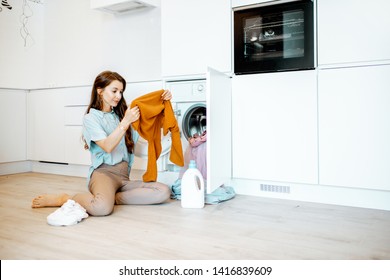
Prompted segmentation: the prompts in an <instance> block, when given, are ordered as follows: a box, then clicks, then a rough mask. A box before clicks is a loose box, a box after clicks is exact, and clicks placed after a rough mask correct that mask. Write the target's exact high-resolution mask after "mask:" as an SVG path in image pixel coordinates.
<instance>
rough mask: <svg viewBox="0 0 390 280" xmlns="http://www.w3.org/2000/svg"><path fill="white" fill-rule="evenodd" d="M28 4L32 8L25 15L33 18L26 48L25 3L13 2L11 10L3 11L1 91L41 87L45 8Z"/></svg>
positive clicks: (0, 68)
mask: <svg viewBox="0 0 390 280" xmlns="http://www.w3.org/2000/svg"><path fill="white" fill-rule="evenodd" d="M27 2H28V3H29V7H30V8H31V9H26V10H25V13H26V15H31V16H30V17H29V18H28V21H27V24H26V28H27V29H28V32H29V36H28V37H27V40H26V46H25V41H24V39H23V38H22V36H21V34H20V32H21V28H22V27H23V25H22V23H21V19H22V18H23V16H22V13H23V9H22V7H23V6H22V1H12V2H11V1H10V2H9V4H10V5H12V10H9V9H6V8H4V7H3V10H2V11H1V12H0V26H1V31H0V73H1V75H0V88H20V89H27V88H30V87H37V86H39V85H40V84H42V83H41V80H42V71H43V63H42V61H43V54H44V40H43V35H44V33H43V26H44V8H43V6H42V5H39V4H34V3H32V2H30V1H27ZM23 34H26V33H24V32H23Z"/></svg>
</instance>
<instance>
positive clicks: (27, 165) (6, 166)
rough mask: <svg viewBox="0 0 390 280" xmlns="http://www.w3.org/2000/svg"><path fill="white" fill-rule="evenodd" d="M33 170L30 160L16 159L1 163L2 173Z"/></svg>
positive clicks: (0, 171)
mask: <svg viewBox="0 0 390 280" xmlns="http://www.w3.org/2000/svg"><path fill="white" fill-rule="evenodd" d="M24 172H31V162H30V161H15V162H6V163H0V175H8V174H17V173H24Z"/></svg>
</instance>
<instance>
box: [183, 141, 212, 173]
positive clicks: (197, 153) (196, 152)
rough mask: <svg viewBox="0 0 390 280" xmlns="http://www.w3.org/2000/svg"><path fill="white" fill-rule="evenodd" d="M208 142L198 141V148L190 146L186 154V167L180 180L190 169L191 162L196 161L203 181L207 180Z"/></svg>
mask: <svg viewBox="0 0 390 280" xmlns="http://www.w3.org/2000/svg"><path fill="white" fill-rule="evenodd" d="M206 146H207V145H206V142H205V141H197V146H194V147H193V146H191V144H190V145H188V147H187V149H186V151H185V153H184V166H183V167H182V168H181V170H180V173H179V178H180V179H181V178H182V177H183V174H184V172H185V171H186V170H187V169H188V164H189V163H190V160H192V159H193V160H195V162H196V167H197V168H198V169H199V171H200V173H201V174H202V176H203V179H205V180H207V161H206Z"/></svg>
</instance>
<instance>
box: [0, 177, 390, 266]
mask: <svg viewBox="0 0 390 280" xmlns="http://www.w3.org/2000/svg"><path fill="white" fill-rule="evenodd" d="M85 184H86V183H85V178H79V177H69V176H58V175H50V174H39V173H23V174H16V175H8V176H0V221H1V226H0V259H2V260H29V259H38V260H39V259H44V260H51V259H53V260H57V259H59V260H68V259H76V260H84V259H89V260H99V259H103V260H109V259H114V260H130V259H133V260H134V259H137V260H145V259H161V260H163V259H164V260H173V259H182V260H190V259H200V260H216V259H220V260H231V259H237V260H243V259H266V260H280V259H282V260H291V259H297V260H302V259H303V260H308V259H316V260H331V259H337V260H355V259H364V260H368V259H387V260H388V259H390V212H388V211H379V210H369V209H362V208H350V207H341V206H331V205H324V204H314V203H303V202H296V201H287V200H277V199H265V198H259V197H251V196H242V195H237V196H236V197H235V198H234V199H232V200H230V201H227V202H224V203H221V204H219V205H206V207H205V208H204V209H182V208H181V207H180V203H179V202H178V201H174V200H172V201H170V202H169V203H166V204H163V205H154V206H116V208H115V210H114V213H113V214H112V215H110V216H107V217H89V218H87V219H85V220H83V221H82V222H81V223H80V224H77V225H74V226H69V227H53V226H49V225H47V224H46V217H47V215H49V214H50V213H52V212H53V211H54V210H55V209H56V208H43V209H32V208H30V205H31V199H32V198H33V197H35V196H36V195H38V194H41V193H58V192H69V193H76V192H79V191H84V190H86V185H85Z"/></svg>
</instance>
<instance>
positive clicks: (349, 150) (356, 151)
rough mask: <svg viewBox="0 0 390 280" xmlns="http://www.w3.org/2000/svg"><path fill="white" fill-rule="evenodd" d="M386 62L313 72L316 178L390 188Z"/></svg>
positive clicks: (389, 86)
mask: <svg viewBox="0 0 390 280" xmlns="http://www.w3.org/2000/svg"><path fill="white" fill-rule="evenodd" d="M389 73H390V65H386V66H370V67H355V68H340V69H327V70H321V71H319V165H320V173H319V181H320V184H322V185H335V186H346V187H360V188H369V189H382V190H390V83H389Z"/></svg>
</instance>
